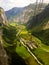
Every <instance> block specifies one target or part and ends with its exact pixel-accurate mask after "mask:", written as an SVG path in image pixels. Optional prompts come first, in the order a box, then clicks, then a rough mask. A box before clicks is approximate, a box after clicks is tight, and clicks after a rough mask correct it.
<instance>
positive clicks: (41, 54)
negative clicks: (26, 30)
mask: <svg viewBox="0 0 49 65" xmlns="http://www.w3.org/2000/svg"><path fill="white" fill-rule="evenodd" d="M33 38H34V39H35V41H36V42H37V43H38V44H39V47H38V48H37V49H35V50H34V51H33V52H34V54H35V55H36V56H37V57H38V58H39V60H41V61H42V62H43V63H44V65H49V46H47V45H45V44H44V43H42V42H41V40H40V39H38V38H37V37H35V36H33Z"/></svg>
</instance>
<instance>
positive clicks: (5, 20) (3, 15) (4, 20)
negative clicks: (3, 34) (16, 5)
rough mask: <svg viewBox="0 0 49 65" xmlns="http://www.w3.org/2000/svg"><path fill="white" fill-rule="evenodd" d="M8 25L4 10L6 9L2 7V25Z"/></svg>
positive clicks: (0, 20)
mask: <svg viewBox="0 0 49 65" xmlns="http://www.w3.org/2000/svg"><path fill="white" fill-rule="evenodd" d="M3 24H4V25H7V24H8V22H7V18H6V16H5V12H4V9H3V8H1V7H0V26H1V25H3Z"/></svg>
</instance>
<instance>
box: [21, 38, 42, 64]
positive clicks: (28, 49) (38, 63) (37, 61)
mask: <svg viewBox="0 0 49 65" xmlns="http://www.w3.org/2000/svg"><path fill="white" fill-rule="evenodd" d="M20 42H21V43H22V45H23V46H24V47H25V48H27V50H28V52H29V53H30V54H31V55H32V56H33V57H34V59H35V60H36V61H37V63H38V64H39V65H43V64H42V63H41V62H40V61H39V60H38V59H37V57H36V56H35V55H34V54H33V53H32V52H31V50H30V49H29V47H28V46H27V45H26V44H24V43H26V41H24V42H23V41H22V38H21V40H20Z"/></svg>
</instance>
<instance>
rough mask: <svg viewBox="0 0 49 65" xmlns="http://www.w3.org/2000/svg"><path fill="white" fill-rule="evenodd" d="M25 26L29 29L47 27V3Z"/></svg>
mask: <svg viewBox="0 0 49 65" xmlns="http://www.w3.org/2000/svg"><path fill="white" fill-rule="evenodd" d="M27 27H28V28H29V29H31V28H32V29H33V30H34V31H36V30H42V29H47V28H49V5H47V6H46V7H45V9H44V10H43V11H42V12H41V13H39V14H37V15H36V16H34V17H32V19H30V20H29V21H28V23H27Z"/></svg>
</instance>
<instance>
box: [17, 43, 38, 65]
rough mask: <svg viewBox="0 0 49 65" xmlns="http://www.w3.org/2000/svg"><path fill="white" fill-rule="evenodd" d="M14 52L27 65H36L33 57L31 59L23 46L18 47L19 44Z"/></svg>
mask: <svg viewBox="0 0 49 65" xmlns="http://www.w3.org/2000/svg"><path fill="white" fill-rule="evenodd" d="M16 52H17V53H18V54H19V55H20V56H21V57H22V58H23V59H25V61H26V63H27V65H38V63H37V62H36V61H35V59H34V57H32V56H31V55H30V54H29V52H28V51H27V49H26V48H25V47H24V46H22V45H21V46H19V44H18V45H17V47H16Z"/></svg>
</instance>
